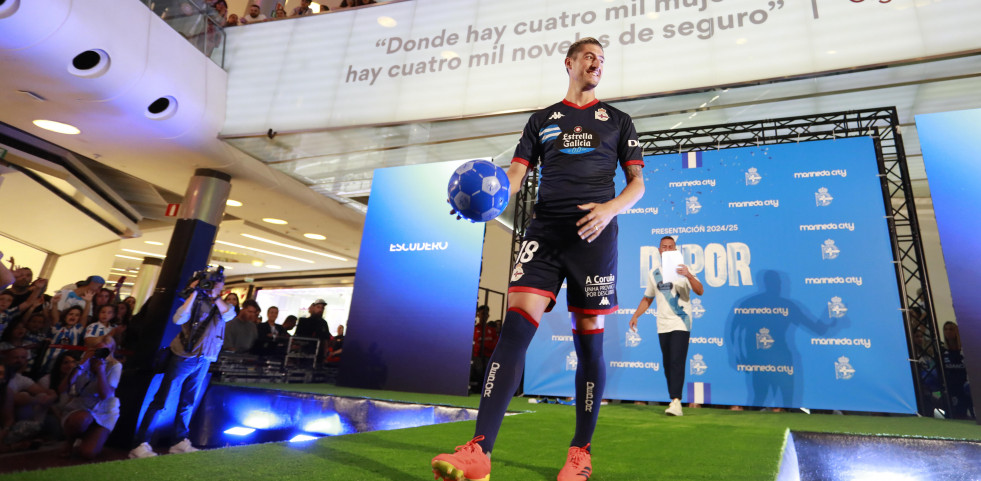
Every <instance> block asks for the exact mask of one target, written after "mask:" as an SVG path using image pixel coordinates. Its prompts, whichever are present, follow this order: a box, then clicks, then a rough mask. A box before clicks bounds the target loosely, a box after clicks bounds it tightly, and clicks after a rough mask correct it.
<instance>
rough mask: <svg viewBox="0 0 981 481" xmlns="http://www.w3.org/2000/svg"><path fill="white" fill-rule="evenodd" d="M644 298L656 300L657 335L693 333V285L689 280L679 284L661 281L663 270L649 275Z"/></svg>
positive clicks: (654, 271) (678, 282)
mask: <svg viewBox="0 0 981 481" xmlns="http://www.w3.org/2000/svg"><path fill="white" fill-rule="evenodd" d="M644 297H649V298H652V299H654V300H655V302H656V303H657V304H656V309H657V333H658V334H664V333H666V332H671V331H691V283H690V282H688V279H687V278H682V279H681V280H679V281H677V282H673V283H672V282H669V283H664V282H662V281H661V269H660V268H656V269H654V270H652V271H650V272H649V273H648V274H647V289H646V290H645V291H644Z"/></svg>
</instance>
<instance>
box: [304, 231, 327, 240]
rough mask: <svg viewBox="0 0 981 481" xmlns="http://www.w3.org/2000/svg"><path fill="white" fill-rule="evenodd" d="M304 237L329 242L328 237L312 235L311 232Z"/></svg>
mask: <svg viewBox="0 0 981 481" xmlns="http://www.w3.org/2000/svg"><path fill="white" fill-rule="evenodd" d="M303 237H306V238H307V239H313V240H327V237H325V236H322V235H320V234H313V233H310V232H307V233H306V234H303Z"/></svg>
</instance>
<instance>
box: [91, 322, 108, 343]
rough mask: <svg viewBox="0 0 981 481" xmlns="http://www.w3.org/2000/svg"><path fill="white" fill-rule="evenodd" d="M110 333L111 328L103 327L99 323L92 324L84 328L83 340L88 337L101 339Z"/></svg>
mask: <svg viewBox="0 0 981 481" xmlns="http://www.w3.org/2000/svg"><path fill="white" fill-rule="evenodd" d="M110 332H112V326H111V325H109V326H107V325H104V324H102V323H101V322H99V321H96V322H93V323H92V324H89V325H88V326H86V327H85V339H88V338H90V337H101V336H105V335H106V334H109V333H110Z"/></svg>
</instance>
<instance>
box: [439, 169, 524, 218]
mask: <svg viewBox="0 0 981 481" xmlns="http://www.w3.org/2000/svg"><path fill="white" fill-rule="evenodd" d="M446 190H447V195H448V196H449V199H450V205H452V206H453V210H455V211H457V213H458V214H460V215H461V216H463V217H466V218H467V219H470V220H471V221H474V222H487V221H489V220H491V219H493V218H495V217H497V216H498V215H500V214H501V212H504V208H505V207H507V206H508V199H509V198H510V195H509V194H510V192H511V183H510V182H509V181H508V176H507V173H506V172H504V169H502V168H500V167H498V166H496V165H494V164H493V163H491V162H489V161H486V160H469V161H467V162H465V163H464V164H463V165H461V166H460V167H458V168H457V169H456V170H455V171H454V172H453V175H451V176H450V183H449V185H448V186H447V189H446Z"/></svg>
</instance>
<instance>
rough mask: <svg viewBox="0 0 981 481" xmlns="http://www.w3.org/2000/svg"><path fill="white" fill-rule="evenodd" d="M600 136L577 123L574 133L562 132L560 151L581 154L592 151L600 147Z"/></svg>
mask: <svg viewBox="0 0 981 481" xmlns="http://www.w3.org/2000/svg"><path fill="white" fill-rule="evenodd" d="M599 144H600V142H599V136H597V135H596V134H594V133H592V132H590V131H588V130H585V129H583V128H582V126H581V125H577V126H576V128H575V129H573V131H572V133H568V134H567V133H565V132H562V135H561V136H560V138H559V152H562V153H563V154H572V155H579V154H585V153H587V152H592V151H594V150H596V148H597V147H599Z"/></svg>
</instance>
